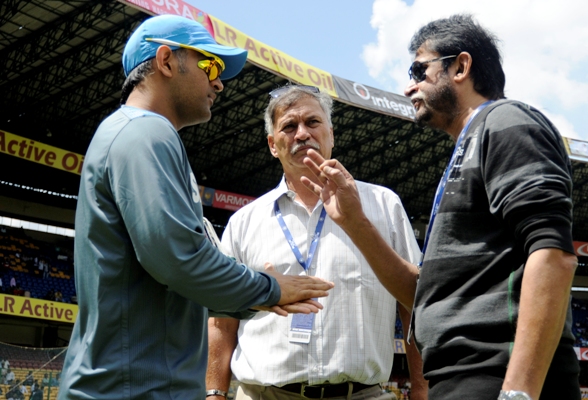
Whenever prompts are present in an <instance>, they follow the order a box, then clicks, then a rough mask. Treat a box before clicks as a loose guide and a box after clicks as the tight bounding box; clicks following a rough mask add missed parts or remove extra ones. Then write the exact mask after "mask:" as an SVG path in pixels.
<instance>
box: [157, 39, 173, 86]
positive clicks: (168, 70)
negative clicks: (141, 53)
mask: <svg viewBox="0 0 588 400" xmlns="http://www.w3.org/2000/svg"><path fill="white" fill-rule="evenodd" d="M173 59H174V57H173V52H172V50H171V49H170V48H169V47H167V46H165V45H163V46H159V48H158V49H157V52H156V53H155V66H156V68H157V70H158V71H160V72H161V73H162V74H163V75H164V76H166V77H168V78H171V76H172V75H173V69H172V62H173Z"/></svg>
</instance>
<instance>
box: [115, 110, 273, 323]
mask: <svg viewBox="0 0 588 400" xmlns="http://www.w3.org/2000/svg"><path fill="white" fill-rule="evenodd" d="M106 168H107V171H106V173H107V176H108V179H109V180H110V186H111V189H112V193H113V196H114V198H115V201H116V204H117V207H118V208H119V211H120V213H121V215H122V218H123V220H124V223H125V226H126V228H127V231H128V233H129V236H130V240H131V241H132V243H133V247H134V250H135V253H136V255H137V259H138V261H139V263H140V264H141V265H142V267H143V268H145V270H146V271H147V272H148V273H149V274H150V275H151V276H152V277H153V278H154V279H156V280H157V281H158V282H160V283H161V284H163V285H166V286H167V287H168V288H169V290H172V291H174V292H176V293H178V294H180V295H182V296H184V297H186V298H188V299H190V300H192V301H194V302H196V303H198V304H200V305H202V306H204V307H207V308H209V309H214V310H217V311H219V312H234V311H243V310H247V309H248V308H249V307H251V306H254V305H274V304H276V303H277V302H278V300H279V298H280V289H279V286H278V284H277V282H276V281H275V279H273V278H272V277H270V276H268V275H266V274H263V273H259V272H255V271H253V270H251V269H249V268H247V267H246V266H244V265H242V264H239V263H237V262H235V261H234V260H232V259H231V258H229V257H226V256H225V255H223V254H222V253H221V252H220V251H218V250H217V249H216V247H214V246H213V245H212V244H211V243H210V242H209V241H208V240H207V239H206V236H205V233H204V227H203V224H202V219H201V218H202V205H201V203H200V197H199V195H198V187H197V185H196V180H195V178H194V175H193V174H192V173H191V170H190V166H189V164H188V160H187V157H186V154H185V151H184V149H183V145H182V143H181V141H180V138H179V136H178V134H177V133H176V132H175V130H173V128H172V127H171V126H169V125H168V124H167V123H166V122H165V121H164V120H162V119H160V118H157V117H145V118H138V119H134V120H132V121H131V122H130V123H129V124H128V125H127V127H125V128H124V129H123V130H122V131H121V132H120V134H119V135H118V137H117V138H116V140H115V141H114V142H113V144H112V147H111V148H110V151H109V153H108V158H107V161H106Z"/></svg>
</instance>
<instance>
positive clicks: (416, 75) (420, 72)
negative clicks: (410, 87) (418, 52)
mask: <svg viewBox="0 0 588 400" xmlns="http://www.w3.org/2000/svg"><path fill="white" fill-rule="evenodd" d="M454 57H457V55H454V56H445V57H439V58H433V59H432V60H427V61H415V62H413V63H412V64H411V66H410V68H409V69H408V77H409V78H410V79H414V81H415V82H416V83H419V82H422V81H424V80H425V79H426V78H427V74H426V72H427V68H428V66H427V64H429V63H432V62H435V61H441V60H445V59H448V58H454Z"/></svg>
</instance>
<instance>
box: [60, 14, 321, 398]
mask: <svg viewBox="0 0 588 400" xmlns="http://www.w3.org/2000/svg"><path fill="white" fill-rule="evenodd" d="M246 58H247V52H246V51H244V50H242V49H236V48H230V47H225V46H221V45H218V44H217V43H216V42H215V41H214V39H213V38H212V37H211V36H210V34H209V33H208V32H207V31H206V29H205V28H204V27H203V26H202V25H200V24H199V23H197V22H194V21H192V20H189V19H185V18H182V17H178V16H170V15H166V16H158V17H154V18H150V19H148V20H146V21H145V22H144V23H143V24H142V25H141V26H139V28H138V29H137V30H136V31H135V32H134V33H133V34H132V35H131V37H130V38H129V41H128V42H127V45H126V47H125V49H124V53H123V66H124V70H125V74H126V75H127V79H126V81H125V83H124V85H123V94H122V99H121V103H123V105H122V107H121V108H120V109H119V110H117V111H116V112H114V113H113V114H112V115H110V116H109V117H108V118H106V119H105V120H104V121H103V122H102V124H101V125H100V127H99V128H98V130H97V132H96V134H95V135H94V138H93V139H92V142H91V143H90V147H89V148H88V152H87V154H86V158H85V162H84V169H83V171H82V177H81V182H80V192H79V197H78V207H77V211H76V240H75V264H76V267H77V268H76V287H77V291H78V303H79V314H78V319H77V321H76V323H75V326H74V330H73V333H72V337H71V341H70V345H69V349H68V352H67V355H66V359H65V364H64V368H63V375H62V383H61V387H60V391H59V399H172V398H173V399H203V398H204V397H205V390H204V376H205V372H206V364H207V319H208V309H211V310H215V311H216V312H220V313H222V314H225V315H230V316H235V317H239V318H243V317H247V316H250V315H251V314H252V313H253V312H252V311H250V309H251V308H252V307H255V308H257V309H270V307H271V309H272V310H274V311H276V312H278V313H280V314H282V315H283V314H286V312H305V313H308V312H317V311H318V309H319V308H321V307H320V305H319V304H318V303H317V302H315V301H313V300H309V299H311V298H313V297H322V296H325V295H326V294H327V290H328V289H330V288H331V287H332V285H331V284H329V283H327V282H324V281H321V280H319V279H315V278H311V277H292V276H282V275H280V274H278V273H276V272H275V271H274V270H273V269H272V268H270V269H268V271H267V272H266V273H259V272H254V271H253V270H251V269H249V268H248V267H246V266H245V265H242V264H239V263H237V262H235V261H234V260H233V259H231V258H228V257H226V256H224V255H223V254H222V253H221V252H220V251H219V250H218V249H217V248H216V247H215V245H214V244H213V242H212V241H211V240H208V239H207V230H206V228H205V225H204V220H203V215H202V203H201V201H200V195H199V190H198V185H197V183H196V178H195V177H194V174H193V173H192V170H191V168H190V164H189V162H188V158H187V156H186V151H185V149H184V146H183V145H182V142H181V140H180V137H179V135H178V132H177V131H178V130H179V129H181V128H183V127H185V126H189V125H194V124H198V123H203V122H206V121H208V120H209V119H210V117H211V113H210V109H211V107H212V105H213V103H214V100H215V98H216V95H217V93H218V92H220V91H222V90H223V84H222V82H221V80H220V79H221V76H222V78H232V77H233V76H235V75H236V74H237V73H238V72H239V71H240V70H241V68H242V67H243V65H244V64H245V61H246ZM297 302H299V303H297ZM291 303H296V304H291ZM277 305H281V306H283V307H278V306H277Z"/></svg>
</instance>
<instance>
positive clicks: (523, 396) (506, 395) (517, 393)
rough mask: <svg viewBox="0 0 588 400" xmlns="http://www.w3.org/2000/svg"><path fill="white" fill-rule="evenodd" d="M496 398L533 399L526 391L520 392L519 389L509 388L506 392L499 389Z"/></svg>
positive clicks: (504, 399)
mask: <svg viewBox="0 0 588 400" xmlns="http://www.w3.org/2000/svg"><path fill="white" fill-rule="evenodd" d="M498 400H533V399H532V398H531V396H529V395H528V394H527V393H525V392H521V391H519V390H509V391H508V392H505V391H504V390H501V391H500V395H499V396H498Z"/></svg>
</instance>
